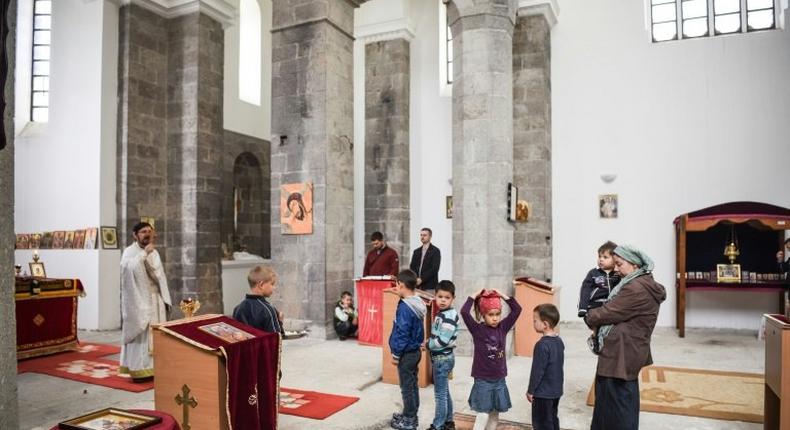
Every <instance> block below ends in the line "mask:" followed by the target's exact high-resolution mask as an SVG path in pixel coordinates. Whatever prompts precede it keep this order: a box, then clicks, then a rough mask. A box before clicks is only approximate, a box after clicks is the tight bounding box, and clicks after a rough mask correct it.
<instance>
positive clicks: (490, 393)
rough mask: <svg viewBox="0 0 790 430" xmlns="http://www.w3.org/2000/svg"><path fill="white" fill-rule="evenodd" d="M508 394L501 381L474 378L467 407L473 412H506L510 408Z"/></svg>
mask: <svg viewBox="0 0 790 430" xmlns="http://www.w3.org/2000/svg"><path fill="white" fill-rule="evenodd" d="M511 406H512V405H511V403H510V393H509V392H508V390H507V384H505V378H502V379H480V378H475V384H474V385H473V386H472V392H471V393H469V407H470V408H472V410H473V411H475V412H491V411H499V412H507V410H508V409H510V407H511Z"/></svg>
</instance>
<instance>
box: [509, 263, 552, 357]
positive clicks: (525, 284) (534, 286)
mask: <svg viewBox="0 0 790 430" xmlns="http://www.w3.org/2000/svg"><path fill="white" fill-rule="evenodd" d="M513 289H514V292H513V295H514V296H515V297H516V301H517V302H519V304H521V307H522V309H523V310H522V311H521V315H519V317H518V320H516V326H515V332H514V333H515V334H514V342H513V344H514V345H515V348H514V353H515V354H516V355H519V356H522V357H532V352H533V350H534V349H535V344H536V343H538V340H540V336H541V334H540V333H538V332H536V331H535V328H534V327H533V325H532V309H534V308H535V306H537V305H540V304H543V303H552V304H554V306H557V308H558V309H559V307H560V288H559V287H555V286H553V285H551V284H549V283H547V282H543V281H541V280H539V279H535V278H529V277H528V278H518V279H516V280H514V281H513Z"/></svg>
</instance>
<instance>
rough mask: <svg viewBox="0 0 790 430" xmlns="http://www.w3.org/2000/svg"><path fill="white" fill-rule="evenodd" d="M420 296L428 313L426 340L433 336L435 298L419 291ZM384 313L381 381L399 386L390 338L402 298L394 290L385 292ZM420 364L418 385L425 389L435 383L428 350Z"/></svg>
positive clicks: (423, 353)
mask: <svg viewBox="0 0 790 430" xmlns="http://www.w3.org/2000/svg"><path fill="white" fill-rule="evenodd" d="M418 294H419V295H420V296H421V297H422V298H423V301H425V302H426V306H427V307H428V311H427V312H426V314H425V320H424V326H423V327H424V328H425V339H427V338H428V337H430V335H431V323H432V322H433V315H434V313H433V310H434V308H435V306H431V304H432V303H433V296H432V295H431V294H430V293H425V292H422V291H418ZM383 297H384V299H383V312H382V314H383V315H382V326H383V327H382V333H383V341H382V346H383V348H382V352H383V353H382V362H381V381H382V382H384V383H387V384H395V385H397V384H398V380H399V378H398V368H397V367H395V365H394V364H392V352H391V351H390V346H389V338H390V334H391V333H392V321H394V320H395V311H396V310H397V309H398V301H399V300H400V296H398V293H396V292H394V291H392V290H384V293H383ZM421 356H422V358H420V364H418V365H417V385H418V386H419V387H420V388H425V387H427V386H429V385H431V383H432V382H433V370H432V368H431V357H430V355H429V352H428V350H427V349H426V350H425V351H422V353H421Z"/></svg>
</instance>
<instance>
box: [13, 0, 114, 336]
mask: <svg viewBox="0 0 790 430" xmlns="http://www.w3.org/2000/svg"><path fill="white" fill-rule="evenodd" d="M52 7H53V23H52V31H53V40H52V66H51V79H50V115H49V118H50V119H49V123H48V124H45V125H41V126H39V127H32V128H30V127H28V128H27V129H26V130H25V131H23V132H22V133H21V134H20V135H18V136H17V138H16V142H15V166H14V169H15V171H14V175H15V185H14V192H15V193H16V205H15V208H14V223H15V230H16V232H18V233H34V232H43V231H56V230H75V229H80V228H86V227H99V226H100V225H115V219H116V214H115V151H116V145H115V142H116V122H117V115H116V112H117V73H118V72H117V69H118V54H117V50H118V7H117V5H114V4H112V3H111V2H84V1H81V0H61V1H56V2H53V4H52ZM26 31H30V30H29V29H27V30H26ZM23 40H27V41H28V42H27V43H30V42H29V40H30V39H29V37H28V38H26V39H25V38H20V43H24V42H23ZM22 49H26V50H29V49H30V48H29V46H26V47H23V46H20V47H19V48H18V51H21V50H22ZM25 73H28V74H27V78H26V79H29V71H27V72H26V71H24V70H18V71H17V76H18V78H17V79H19V76H20V75H22V76H24V74H25ZM23 78H24V77H23ZM18 91H19V90H18ZM28 91H29V88H28ZM17 113H18V115H19V116H18V117H17V118H16V120H15V122H17V123H18V124H20V125H22V127H23V128H24V124H25V122H26V117H27V116H29V106H28V107H26V108H25V109H19V108H18V110H17ZM30 254H31V252H30V251H17V252H16V261H17V263H18V264H22V265H23V266H24V267H27V263H28V262H29V261H30ZM41 258H42V261H43V262H44V263H45V267H46V270H47V275H48V276H50V277H58V278H61V277H62V278H79V279H81V280H82V282H83V284H84V286H85V289H86V291H87V294H88V296H87V297H86V298H84V299H81V300H80V302H79V313H78V326H79V327H80V328H88V329H110V328H116V327H119V326H120V316H119V302H120V301H119V293H118V284H119V275H118V262H119V252H118V251H104V250H51V251H48V250H44V251H41Z"/></svg>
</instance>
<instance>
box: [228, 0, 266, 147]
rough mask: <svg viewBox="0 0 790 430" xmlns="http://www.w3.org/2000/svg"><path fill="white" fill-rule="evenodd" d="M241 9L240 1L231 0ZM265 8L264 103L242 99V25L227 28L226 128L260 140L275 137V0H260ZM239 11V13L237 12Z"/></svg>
mask: <svg viewBox="0 0 790 430" xmlns="http://www.w3.org/2000/svg"><path fill="white" fill-rule="evenodd" d="M229 3H232V4H233V6H234V7H235V8H236V10H237V11H238V7H239V1H238V0H233V1H229ZM258 5H259V6H260V7H261V38H262V40H261V63H262V64H261V105H260V106H256V105H253V104H250V103H247V102H243V101H241V100H240V99H239V24H238V17H236V19H235V20H234V24H233V25H231V26H229V27H227V28H226V29H225V79H224V85H225V92H224V109H223V112H224V113H223V121H224V122H223V124H224V127H225V129H227V130H231V131H235V132H236V133H240V134H244V135H247V136H252V137H257V138H259V139H264V140H270V139H271V122H272V115H271V106H272V97H271V94H272V33H271V30H272V1H271V0H258ZM237 14H238V12H237Z"/></svg>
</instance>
